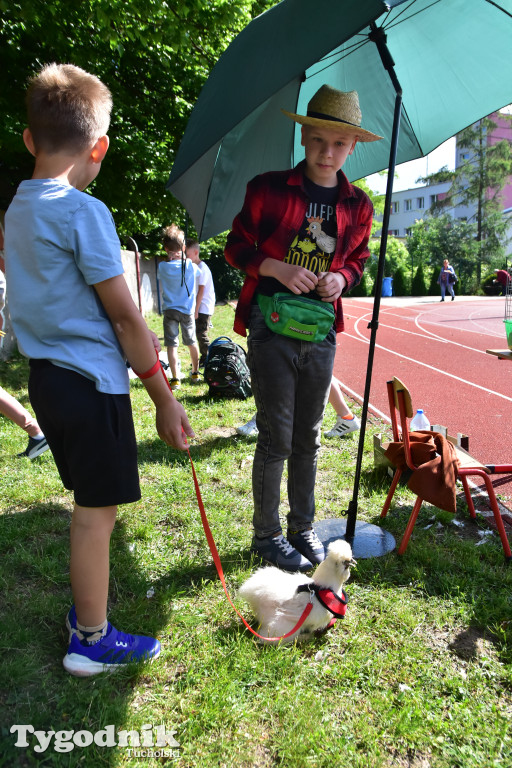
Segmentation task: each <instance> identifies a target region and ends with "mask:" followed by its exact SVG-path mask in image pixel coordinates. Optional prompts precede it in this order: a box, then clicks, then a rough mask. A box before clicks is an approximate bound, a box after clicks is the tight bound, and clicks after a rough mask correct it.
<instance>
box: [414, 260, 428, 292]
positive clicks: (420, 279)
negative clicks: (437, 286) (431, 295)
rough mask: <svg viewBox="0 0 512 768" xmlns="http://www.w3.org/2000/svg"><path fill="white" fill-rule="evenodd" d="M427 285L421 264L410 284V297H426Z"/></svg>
mask: <svg viewBox="0 0 512 768" xmlns="http://www.w3.org/2000/svg"><path fill="white" fill-rule="evenodd" d="M426 295H427V283H426V281H425V270H424V269H423V264H420V265H419V266H418V268H417V270H416V272H415V273H414V277H413V279H412V283H411V296H426Z"/></svg>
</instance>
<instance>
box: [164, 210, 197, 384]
mask: <svg viewBox="0 0 512 768" xmlns="http://www.w3.org/2000/svg"><path fill="white" fill-rule="evenodd" d="M162 242H163V246H164V249H165V253H166V254H167V261H161V262H160V264H159V265H158V277H159V280H160V284H161V286H162V298H163V302H162V307H163V315H164V344H165V345H166V347H167V357H168V359H169V365H170V366H171V376H172V378H171V387H172V389H178V388H179V386H180V380H179V377H178V344H179V331H180V328H181V336H182V338H183V344H184V345H185V346H186V347H188V351H189V354H190V361H191V363H192V373H191V375H190V378H191V379H192V381H199V378H200V376H199V347H198V346H197V339H196V329H195V319H194V307H195V304H196V277H197V275H198V274H199V268H198V267H196V265H195V264H193V263H192V262H191V261H190V259H187V258H186V256H185V235H184V233H183V232H182V230H181V229H179V227H177V226H176V224H171V225H170V226H169V227H166V228H165V229H164V233H163V240H162Z"/></svg>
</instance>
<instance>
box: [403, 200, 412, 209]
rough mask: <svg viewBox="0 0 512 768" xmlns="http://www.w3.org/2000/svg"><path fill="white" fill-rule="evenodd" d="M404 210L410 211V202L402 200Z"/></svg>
mask: <svg viewBox="0 0 512 768" xmlns="http://www.w3.org/2000/svg"><path fill="white" fill-rule="evenodd" d="M404 205H405V210H406V211H412V200H404Z"/></svg>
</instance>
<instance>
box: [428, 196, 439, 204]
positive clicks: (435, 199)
mask: <svg viewBox="0 0 512 768" xmlns="http://www.w3.org/2000/svg"><path fill="white" fill-rule="evenodd" d="M437 201H438V195H430V205H435V204H436V203H437Z"/></svg>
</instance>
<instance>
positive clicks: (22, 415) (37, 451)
mask: <svg viewBox="0 0 512 768" xmlns="http://www.w3.org/2000/svg"><path fill="white" fill-rule="evenodd" d="M0 413H2V414H3V415H4V416H6V417H7V418H8V419H10V420H11V421H13V422H14V423H15V424H17V425H18V427H21V428H22V429H23V430H25V432H26V433H27V435H28V445H27V447H26V448H25V450H24V451H22V452H21V453H18V456H27V457H28V458H29V459H35V458H37V457H38V456H40V455H41V454H42V453H44V452H45V451H47V450H48V448H49V447H50V446H49V445H48V442H47V440H46V438H45V436H44V435H43V433H42V432H41V427H40V426H39V424H38V423H37V421H36V420H35V419H34V417H33V416H31V415H30V413H29V412H28V411H27V409H26V408H24V407H23V406H22V404H21V403H18V401H17V400H16V399H15V398H14V397H13V396H12V395H10V394H9V393H8V392H6V391H5V389H4V388H3V387H0Z"/></svg>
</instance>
